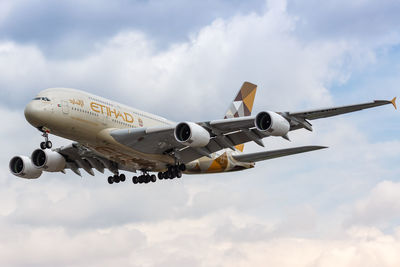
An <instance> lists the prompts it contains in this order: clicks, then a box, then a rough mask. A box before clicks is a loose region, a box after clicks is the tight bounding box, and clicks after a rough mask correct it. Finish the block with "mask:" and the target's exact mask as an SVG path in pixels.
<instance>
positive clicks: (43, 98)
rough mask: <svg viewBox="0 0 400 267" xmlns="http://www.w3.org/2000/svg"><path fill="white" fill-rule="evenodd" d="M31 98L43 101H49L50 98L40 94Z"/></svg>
mask: <svg viewBox="0 0 400 267" xmlns="http://www.w3.org/2000/svg"><path fill="white" fill-rule="evenodd" d="M33 100H43V101H50V99H49V98H47V97H40V96H38V97H35V98H34V99H33Z"/></svg>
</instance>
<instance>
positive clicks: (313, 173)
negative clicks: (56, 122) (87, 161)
mask: <svg viewBox="0 0 400 267" xmlns="http://www.w3.org/2000/svg"><path fill="white" fill-rule="evenodd" d="M399 13H400V3H399V1H395V0H384V1H378V0H377V1H367V0H355V1H345V0H327V1H323V4H322V5H321V1H316V0H306V1H304V0H302V1H300V0H287V1H284V0H270V1H263V0H249V1H239V0H231V1H228V0H213V1H211V0H206V1H183V0H172V1H161V0H151V1H145V0H137V1H134V0H132V1H129V0H115V1H104V0H100V1H93V0H87V1H77V0H70V1H65V0H60V1H51V0H30V1H28V0H1V1H0V88H1V89H0V111H1V114H2V116H1V124H2V125H3V128H2V130H1V131H0V137H1V138H0V140H1V141H0V142H1V143H0V144H1V147H2V149H3V153H1V155H0V157H1V161H0V162H1V163H0V164H1V165H0V166H1V168H0V265H1V266H27V265H30V266H60V265H66V266H116V265H122V266H145V267H147V266H307V267H310V266H400V254H399V251H400V164H399V156H400V138H399V131H400V120H399V113H398V112H396V111H395V110H394V109H393V107H391V106H384V107H380V108H377V109H374V110H367V111H363V112H359V113H354V114H349V115H345V116H341V117H336V118H331V119H325V120H319V121H314V122H313V124H314V132H313V133H310V132H307V131H303V130H300V131H297V132H293V133H291V134H290V137H291V139H292V142H290V143H289V142H287V141H285V140H281V139H275V138H270V139H267V140H265V143H266V149H274V148H282V147H293V146H299V145H306V144H312V145H324V146H329V149H326V150H323V151H317V152H312V153H308V154H303V155H296V156H292V157H287V158H281V159H275V160H271V161H266V162H260V163H258V164H257V167H256V168H255V169H252V170H248V171H245V172H238V173H230V174H217V175H206V176H184V178H183V179H181V180H173V181H169V182H162V181H161V182H158V183H155V184H151V185H150V184H148V185H136V186H135V185H133V184H130V183H123V184H118V185H113V186H110V185H108V184H107V182H106V177H105V176H106V175H102V174H99V173H97V175H96V176H95V177H91V176H89V175H88V174H84V176H83V177H82V178H81V177H78V176H76V175H74V174H72V173H71V172H67V174H66V175H63V174H44V175H42V176H41V178H40V179H37V180H32V181H31V180H24V179H20V178H17V177H15V176H13V175H11V174H10V173H9V171H8V161H9V159H10V158H11V157H12V156H14V155H30V153H31V152H32V151H33V150H34V149H36V148H37V146H38V144H39V142H40V141H41V140H42V139H41V136H40V134H39V132H38V131H37V130H35V129H33V128H32V127H31V126H30V125H29V124H28V123H27V122H26V121H25V119H24V116H23V109H24V106H25V105H26V103H27V102H28V101H29V100H30V99H31V98H32V97H33V96H34V95H35V94H36V93H37V92H39V91H40V90H42V89H45V88H48V87H56V86H63V87H73V88H78V89H82V90H86V91H89V92H92V93H94V94H98V95H101V96H105V97H108V98H110V99H113V100H117V101H120V102H122V103H125V104H128V105H132V106H134V107H137V108H140V109H144V110H146V111H149V112H153V113H156V114H158V115H163V116H165V117H167V118H170V119H172V120H175V121H184V120H193V121H199V120H209V119H217V118H220V117H222V116H223V114H224V113H225V110H226V108H227V107H228V105H229V103H230V102H231V100H232V98H233V96H234V95H235V93H236V91H237V90H238V89H239V87H240V86H241V84H242V83H243V81H246V80H247V81H250V82H253V83H256V84H258V86H259V87H258V88H259V89H258V92H257V97H256V100H255V106H254V112H257V111H261V110H265V109H267V110H268V109H270V110H277V111H287V110H290V111H296V110H303V109H309V108H317V107H326V106H331V105H344V104H351V103H357V102H363V101H370V100H373V99H392V97H394V96H396V95H400V94H399V92H400V91H399V86H398V85H399V84H400V26H399V25H400V16H399V15H398V14H399ZM52 140H53V144H54V145H56V146H60V145H64V144H68V142H69V141H68V140H62V139H60V138H57V137H52ZM261 150H263V149H262V148H259V147H257V146H256V145H254V144H249V145H247V146H246V148H245V151H247V152H253V151H261Z"/></svg>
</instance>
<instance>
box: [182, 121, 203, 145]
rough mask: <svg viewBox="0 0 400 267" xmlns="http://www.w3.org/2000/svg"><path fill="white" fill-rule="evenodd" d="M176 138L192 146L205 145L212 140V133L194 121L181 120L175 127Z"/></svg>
mask: <svg viewBox="0 0 400 267" xmlns="http://www.w3.org/2000/svg"><path fill="white" fill-rule="evenodd" d="M174 136H175V139H176V140H177V141H178V142H180V143H182V144H184V145H185V146H191V147H204V146H206V145H208V143H209V142H210V133H209V132H208V131H207V130H206V129H204V128H203V127H201V126H200V125H198V124H196V123H194V122H181V123H179V124H178V125H177V126H176V127H175V131H174Z"/></svg>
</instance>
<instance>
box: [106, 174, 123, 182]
mask: <svg viewBox="0 0 400 267" xmlns="http://www.w3.org/2000/svg"><path fill="white" fill-rule="evenodd" d="M125 180H126V177H125V174H123V173H122V174H114V176H109V177H108V179H107V181H108V183H109V184H113V183H117V184H118V183H119V182H125Z"/></svg>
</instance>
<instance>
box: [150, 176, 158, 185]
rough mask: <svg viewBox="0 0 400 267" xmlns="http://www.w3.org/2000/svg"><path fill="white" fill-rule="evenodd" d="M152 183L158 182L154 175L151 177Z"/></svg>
mask: <svg viewBox="0 0 400 267" xmlns="http://www.w3.org/2000/svg"><path fill="white" fill-rule="evenodd" d="M150 181H151V182H153V183H155V182H156V181H157V177H156V176H155V175H154V174H153V175H152V176H150Z"/></svg>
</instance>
